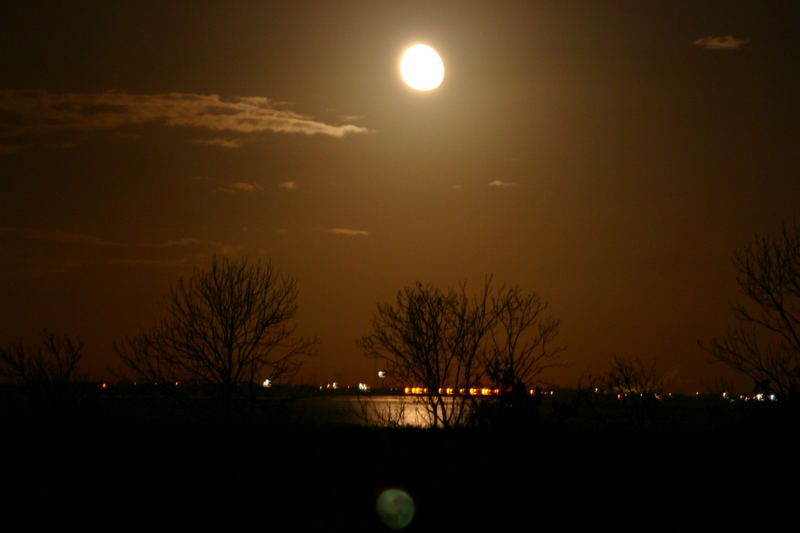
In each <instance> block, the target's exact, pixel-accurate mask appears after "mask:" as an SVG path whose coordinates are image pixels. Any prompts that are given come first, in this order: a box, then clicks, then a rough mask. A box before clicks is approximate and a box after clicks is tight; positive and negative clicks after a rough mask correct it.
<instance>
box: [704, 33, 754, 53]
mask: <svg viewBox="0 0 800 533" xmlns="http://www.w3.org/2000/svg"><path fill="white" fill-rule="evenodd" d="M749 42H750V40H749V39H737V38H736V37H734V36H733V35H724V36H715V35H709V36H708V37H701V38H699V39H695V41H694V44H695V45H697V46H702V47H703V48H706V49H708V50H736V49H737V48H741V47H742V46H744V45H746V44H747V43H749Z"/></svg>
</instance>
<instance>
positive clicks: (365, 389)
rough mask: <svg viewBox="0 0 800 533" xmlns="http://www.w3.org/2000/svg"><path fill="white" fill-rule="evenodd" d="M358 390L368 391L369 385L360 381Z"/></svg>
mask: <svg viewBox="0 0 800 533" xmlns="http://www.w3.org/2000/svg"><path fill="white" fill-rule="evenodd" d="M358 390H360V391H368V390H369V385H367V384H366V383H359V384H358Z"/></svg>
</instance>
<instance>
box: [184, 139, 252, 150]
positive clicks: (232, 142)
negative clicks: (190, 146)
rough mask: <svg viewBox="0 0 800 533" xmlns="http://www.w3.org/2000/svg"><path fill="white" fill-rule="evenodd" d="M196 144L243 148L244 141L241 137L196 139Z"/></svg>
mask: <svg viewBox="0 0 800 533" xmlns="http://www.w3.org/2000/svg"><path fill="white" fill-rule="evenodd" d="M194 142H195V143H196V144H205V145H207V146H219V147H220V148H241V146H242V145H243V144H244V141H242V140H240V139H195V140H194Z"/></svg>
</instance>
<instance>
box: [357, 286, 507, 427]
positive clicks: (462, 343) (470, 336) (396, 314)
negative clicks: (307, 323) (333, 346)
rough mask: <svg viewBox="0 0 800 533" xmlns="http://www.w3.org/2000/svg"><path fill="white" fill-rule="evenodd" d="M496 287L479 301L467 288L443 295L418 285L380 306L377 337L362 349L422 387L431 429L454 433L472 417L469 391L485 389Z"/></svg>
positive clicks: (407, 381)
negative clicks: (485, 355)
mask: <svg viewBox="0 0 800 533" xmlns="http://www.w3.org/2000/svg"><path fill="white" fill-rule="evenodd" d="M490 287H491V281H490V280H487V281H486V283H485V284H484V287H483V289H482V291H480V292H479V293H478V294H477V295H475V296H470V295H468V294H467V290H466V284H465V283H461V284H460V285H459V287H458V288H456V289H453V288H450V289H447V290H446V291H442V290H439V289H437V288H434V287H431V286H429V285H423V284H421V283H417V284H416V285H415V286H414V287H407V288H404V289H401V290H400V291H399V292H398V293H397V298H396V300H395V303H394V304H378V309H377V311H376V312H375V313H374V314H373V317H372V333H371V334H369V335H367V336H365V337H362V338H361V339H359V340H358V341H357V344H358V345H359V346H360V347H361V348H362V349H363V351H364V353H365V355H367V356H369V357H375V358H378V359H381V360H383V361H385V363H386V365H387V372H388V373H389V374H390V375H392V376H393V377H395V378H396V379H399V380H400V381H402V382H404V383H405V384H407V385H415V386H419V387H420V389H422V391H421V392H422V394H421V395H420V398H421V401H422V402H423V405H424V407H425V408H426V409H427V411H428V413H429V415H430V420H431V425H433V426H437V427H445V428H447V427H454V426H458V425H460V424H462V423H464V421H465V419H466V416H467V414H468V404H469V402H470V401H471V398H470V396H469V394H459V392H462V393H463V392H464V391H468V390H469V389H470V388H471V387H475V386H477V385H478V384H479V383H480V380H481V378H482V377H483V375H482V366H481V364H480V362H481V357H482V355H483V354H482V350H483V349H484V346H485V343H484V340H485V337H486V335H487V333H488V330H489V328H490V327H491V324H492V319H491V315H490V309H489V305H490V301H489V293H490Z"/></svg>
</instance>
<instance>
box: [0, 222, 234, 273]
mask: <svg viewBox="0 0 800 533" xmlns="http://www.w3.org/2000/svg"><path fill="white" fill-rule="evenodd" d="M0 250H2V254H0V272H5V273H12V274H14V275H15V276H23V277H24V276H29V275H40V274H44V273H48V272H63V271H67V270H71V269H74V268H83V267H85V266H87V265H103V264H106V265H124V264H136V265H161V266H180V265H191V264H196V263H198V262H199V261H202V260H204V258H206V257H208V256H209V255H210V254H213V253H218V254H232V253H238V250H239V247H237V246H232V245H230V244H226V243H222V242H217V241H209V240H205V239H198V238H194V237H183V238H180V239H170V240H166V241H162V242H149V243H136V242H125V241H117V240H109V239H103V238H100V237H97V236H96V235H91V234H86V233H80V232H71V231H64V230H58V229H49V228H17V227H0Z"/></svg>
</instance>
